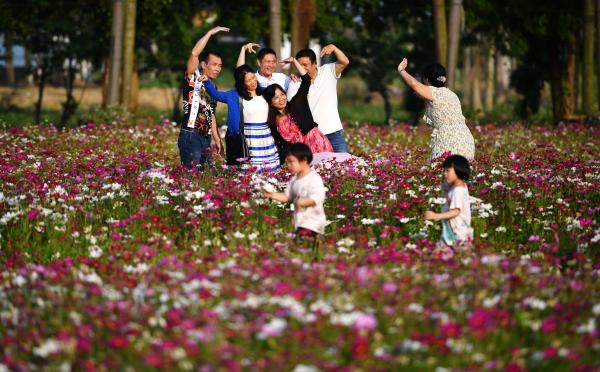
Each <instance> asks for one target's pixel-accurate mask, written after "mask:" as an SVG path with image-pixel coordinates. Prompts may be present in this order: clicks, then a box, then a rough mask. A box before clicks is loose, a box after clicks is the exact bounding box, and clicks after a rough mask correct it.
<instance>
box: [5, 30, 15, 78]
mask: <svg viewBox="0 0 600 372" xmlns="http://www.w3.org/2000/svg"><path fill="white" fill-rule="evenodd" d="M4 62H5V66H6V80H7V83H8V85H11V86H14V85H15V84H16V79H15V64H14V62H13V35H12V34H11V33H5V34H4Z"/></svg>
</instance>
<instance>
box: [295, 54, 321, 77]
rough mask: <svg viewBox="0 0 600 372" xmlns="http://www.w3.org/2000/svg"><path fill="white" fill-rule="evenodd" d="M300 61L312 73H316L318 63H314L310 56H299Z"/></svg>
mask: <svg viewBox="0 0 600 372" xmlns="http://www.w3.org/2000/svg"><path fill="white" fill-rule="evenodd" d="M298 63H299V64H300V66H302V67H304V69H305V70H306V71H307V72H308V73H309V74H310V75H311V76H313V75H315V74H316V73H317V64H316V63H314V64H313V63H312V62H311V61H310V58H308V57H300V58H298Z"/></svg>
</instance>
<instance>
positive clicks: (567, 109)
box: [549, 35, 577, 122]
mask: <svg viewBox="0 0 600 372" xmlns="http://www.w3.org/2000/svg"><path fill="white" fill-rule="evenodd" d="M574 39H575V38H574V35H571V37H570V40H568V41H567V42H566V43H563V44H559V43H554V44H551V48H550V49H549V53H550V61H551V62H550V90H551V94H552V114H553V116H554V121H555V122H559V121H561V120H563V119H569V118H571V117H572V116H573V115H574V114H575V87H576V80H575V79H576V76H577V59H576V45H575V40H574ZM565 57H566V58H565ZM561 61H566V63H561Z"/></svg>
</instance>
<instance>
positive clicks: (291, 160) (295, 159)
mask: <svg viewBox="0 0 600 372" xmlns="http://www.w3.org/2000/svg"><path fill="white" fill-rule="evenodd" d="M312 158H313V156H312V152H311V151H310V148H309V147H308V146H307V145H305V144H304V143H293V144H291V145H290V146H289V147H288V153H287V156H286V159H285V164H286V165H287V167H288V169H289V170H290V172H291V173H292V174H293V175H294V176H293V177H292V179H291V180H290V182H289V183H288V186H287V188H286V190H285V193H281V192H267V191H265V192H264V195H265V196H266V197H267V198H270V199H273V200H277V201H280V202H283V203H287V202H288V201H292V202H293V203H294V226H295V228H296V236H297V237H315V236H316V235H317V234H323V233H325V223H326V218H325V210H324V209H323V202H324V201H325V186H324V185H323V180H322V179H321V176H319V174H318V173H317V172H316V171H315V170H314V169H312V168H311V167H310V162H311V161H312Z"/></svg>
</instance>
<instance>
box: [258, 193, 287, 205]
mask: <svg viewBox="0 0 600 372" xmlns="http://www.w3.org/2000/svg"><path fill="white" fill-rule="evenodd" d="M264 195H265V197H267V198H269V199H273V200H277V201H278V202H282V203H287V202H288V200H289V198H288V197H287V195H286V194H284V193H282V192H267V191H265V192H264Z"/></svg>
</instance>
